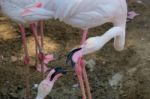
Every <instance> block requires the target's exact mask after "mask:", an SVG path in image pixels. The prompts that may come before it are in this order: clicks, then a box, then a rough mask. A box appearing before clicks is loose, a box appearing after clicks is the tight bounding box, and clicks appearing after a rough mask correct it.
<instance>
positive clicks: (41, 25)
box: [39, 21, 45, 78]
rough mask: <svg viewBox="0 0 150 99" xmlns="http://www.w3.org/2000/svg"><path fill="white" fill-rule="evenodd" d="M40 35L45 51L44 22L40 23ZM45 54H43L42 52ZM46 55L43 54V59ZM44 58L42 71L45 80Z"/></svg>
mask: <svg viewBox="0 0 150 99" xmlns="http://www.w3.org/2000/svg"><path fill="white" fill-rule="evenodd" d="M39 35H40V41H41V48H42V49H43V50H44V33H43V21H40V33H39ZM42 53H43V52H42ZM44 56H45V55H44V53H43V57H44ZM44 66H45V65H44V58H43V59H42V61H41V71H42V73H43V75H42V76H43V78H44V71H45V70H44Z"/></svg>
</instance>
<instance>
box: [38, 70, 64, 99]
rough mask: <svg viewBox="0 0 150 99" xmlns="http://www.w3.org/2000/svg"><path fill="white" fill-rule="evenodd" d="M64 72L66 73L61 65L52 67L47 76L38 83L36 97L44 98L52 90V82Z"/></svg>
mask: <svg viewBox="0 0 150 99" xmlns="http://www.w3.org/2000/svg"><path fill="white" fill-rule="evenodd" d="M64 74H66V71H65V69H63V68H61V67H56V68H55V69H52V70H51V71H50V72H49V74H48V75H47V77H46V78H45V79H44V80H43V81H41V83H40V84H39V87H38V93H37V96H36V99H44V98H45V97H46V96H47V95H48V94H49V93H50V91H51V90H52V87H53V85H54V82H55V81H56V80H58V78H60V77H61V76H62V75H64Z"/></svg>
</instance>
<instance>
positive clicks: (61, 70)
mask: <svg viewBox="0 0 150 99" xmlns="http://www.w3.org/2000/svg"><path fill="white" fill-rule="evenodd" d="M60 73H62V74H63V75H66V74H67V71H66V69H64V68H62V67H56V68H55V72H54V73H53V74H52V76H51V78H50V81H52V80H53V78H54V77H55V76H56V75H57V74H60Z"/></svg>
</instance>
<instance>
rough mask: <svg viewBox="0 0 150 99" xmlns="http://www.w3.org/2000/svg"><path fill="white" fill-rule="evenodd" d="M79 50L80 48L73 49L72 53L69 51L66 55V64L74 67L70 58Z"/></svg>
mask: <svg viewBox="0 0 150 99" xmlns="http://www.w3.org/2000/svg"><path fill="white" fill-rule="evenodd" d="M81 49H82V48H76V49H73V50H72V51H70V52H69V53H68V55H67V59H66V63H70V64H71V65H72V66H73V67H74V66H75V62H74V61H73V59H72V57H73V55H74V53H76V52H77V51H79V50H81Z"/></svg>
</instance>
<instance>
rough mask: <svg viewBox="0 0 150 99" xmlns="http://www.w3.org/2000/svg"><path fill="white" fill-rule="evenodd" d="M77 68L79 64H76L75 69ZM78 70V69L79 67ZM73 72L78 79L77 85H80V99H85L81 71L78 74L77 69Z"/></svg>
mask: <svg viewBox="0 0 150 99" xmlns="http://www.w3.org/2000/svg"><path fill="white" fill-rule="evenodd" d="M79 66H80V63H79V64H76V66H75V67H79ZM79 68H80V67H79ZM75 71H76V74H77V77H78V80H79V84H80V88H81V92H82V99H86V93H85V87H84V81H83V78H82V71H81V72H79V71H78V68H76V69H75Z"/></svg>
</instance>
